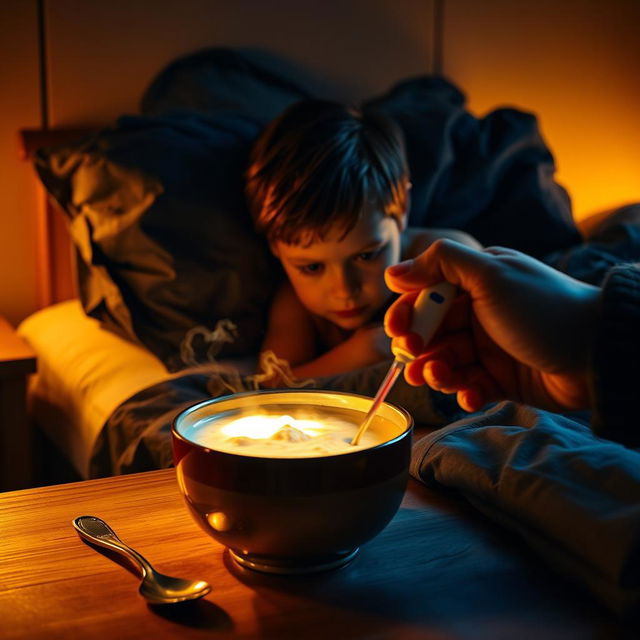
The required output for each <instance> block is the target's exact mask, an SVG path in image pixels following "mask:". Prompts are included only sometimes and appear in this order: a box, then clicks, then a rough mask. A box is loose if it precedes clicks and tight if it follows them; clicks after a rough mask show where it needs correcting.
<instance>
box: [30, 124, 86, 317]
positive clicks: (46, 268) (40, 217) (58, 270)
mask: <svg viewBox="0 0 640 640" xmlns="http://www.w3.org/2000/svg"><path fill="white" fill-rule="evenodd" d="M96 130H97V127H96V128H90V129H23V130H21V131H20V150H21V155H22V158H23V159H24V160H28V161H31V160H32V158H33V154H34V153H35V152H36V151H37V150H38V149H40V148H43V147H54V146H56V145H60V144H64V143H66V142H71V141H74V140H78V139H80V138H82V137H85V136H87V135H88V134H90V133H92V132H93V131H96ZM34 182H35V183H36V187H35V188H36V189H37V192H38V195H37V198H38V207H37V211H36V261H37V271H36V278H37V287H38V306H39V307H40V308H42V307H46V306H48V305H50V304H53V303H55V302H62V301H63V300H68V299H70V298H74V297H76V295H77V294H76V282H75V250H74V248H73V244H72V242H71V238H70V236H69V229H68V221H67V218H66V216H65V215H64V213H63V212H62V211H60V208H59V207H58V205H57V204H56V203H55V202H54V201H53V200H52V199H51V198H50V197H48V195H47V193H46V192H45V189H44V187H43V186H42V184H41V183H40V181H39V180H38V179H37V176H35V174H34Z"/></svg>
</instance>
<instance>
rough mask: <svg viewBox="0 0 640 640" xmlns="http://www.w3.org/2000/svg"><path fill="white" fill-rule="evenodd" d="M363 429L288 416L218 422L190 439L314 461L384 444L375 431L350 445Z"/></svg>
mask: <svg viewBox="0 0 640 640" xmlns="http://www.w3.org/2000/svg"><path fill="white" fill-rule="evenodd" d="M359 426H360V425H358V424H354V423H353V422H349V421H347V420H341V419H339V418H330V417H325V418H322V419H321V420H311V419H309V420H307V419H300V418H293V417H292V416H288V415H280V416H276V415H254V416H244V417H241V418H233V419H228V420H224V419H223V420H215V421H212V422H210V423H209V424H207V425H205V426H202V427H201V428H199V429H197V430H195V431H193V432H191V433H190V434H189V439H190V440H192V441H193V442H196V443H198V444H200V445H202V446H204V447H207V448H209V449H215V450H217V451H225V452H228V453H236V454H240V455H246V456H258V457H265V458H312V457H320V456H332V455H337V454H341V453H352V452H354V451H358V450H360V449H366V448H368V447H373V446H375V445H378V444H381V443H382V442H383V440H381V438H380V436H379V435H378V434H376V432H375V431H374V430H373V429H368V430H367V431H365V433H364V435H363V436H362V438H361V439H360V442H359V443H358V444H357V445H356V446H354V445H352V444H351V440H352V438H353V436H354V435H355V434H356V431H357V430H358V427H359Z"/></svg>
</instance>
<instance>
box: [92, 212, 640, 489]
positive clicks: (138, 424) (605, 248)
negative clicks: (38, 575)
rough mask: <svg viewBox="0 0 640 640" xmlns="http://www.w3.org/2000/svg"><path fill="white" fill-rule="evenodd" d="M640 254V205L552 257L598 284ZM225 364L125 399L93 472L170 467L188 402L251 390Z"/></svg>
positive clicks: (422, 397)
mask: <svg viewBox="0 0 640 640" xmlns="http://www.w3.org/2000/svg"><path fill="white" fill-rule="evenodd" d="M633 256H636V259H638V257H640V206H635V207H623V208H621V209H620V210H619V211H618V212H616V213H614V214H612V215H611V216H610V217H609V219H608V221H607V223H606V224H604V225H603V226H602V227H601V228H599V229H598V230H597V231H596V232H595V233H594V234H593V235H592V236H591V237H590V239H589V240H588V241H586V242H584V243H582V244H581V245H579V246H578V247H572V248H569V249H567V250H565V251H560V252H553V253H552V254H550V255H549V256H547V257H546V259H545V260H546V261H547V262H548V263H549V264H551V265H552V266H554V267H556V268H559V269H560V270H562V271H564V272H566V273H568V274H569V275H572V276H573V277H575V278H578V279H580V280H584V281H586V282H591V283H594V284H597V283H598V282H599V281H601V280H602V278H603V277H604V275H605V274H606V272H607V270H608V269H609V268H610V267H611V266H612V265H613V264H616V263H620V262H626V261H629V260H631V259H632V258H633ZM389 364H390V360H389V361H387V362H381V363H379V364H377V365H374V366H371V367H366V368H364V369H360V370H357V371H352V372H348V373H345V374H341V375H335V376H330V377H327V378H319V379H317V380H315V381H314V382H313V386H314V387H315V388H322V389H331V390H336V391H345V392H349V393H358V394H362V395H367V396H373V395H374V394H375V392H376V390H377V388H378V386H379V384H380V382H381V381H382V378H383V376H384V374H385V373H386V371H387V369H388V367H389ZM219 371H220V366H219V363H215V362H213V363H210V364H208V365H203V366H201V367H199V368H198V369H197V371H193V370H185V371H183V372H181V373H178V374H175V375H174V377H173V378H172V379H171V380H168V381H165V382H162V383H159V384H157V385H153V386H151V387H149V388H147V389H145V390H143V391H142V392H140V393H137V394H135V395H134V396H132V397H131V398H130V399H129V400H127V401H125V402H124V403H122V404H121V405H120V407H119V408H118V409H117V410H116V411H115V412H114V413H113V414H112V415H111V416H110V418H109V419H108V420H107V422H106V424H105V426H104V428H103V430H102V432H101V434H100V436H99V438H98V441H97V443H96V446H95V448H94V453H93V456H92V462H91V471H90V474H91V477H100V476H108V475H113V474H121V473H134V472H137V471H147V470H151V469H158V468H163V467H167V466H170V465H171V464H172V458H171V437H170V428H171V422H172V420H173V418H174V417H175V416H176V415H177V414H178V413H179V412H180V410H181V409H183V408H186V407H187V406H189V405H190V404H195V403H196V402H200V401H203V400H206V399H208V398H212V397H218V396H220V395H224V394H226V393H229V386H230V385H232V386H233V388H235V389H236V390H239V391H240V390H249V389H251V388H253V387H252V386H251V385H250V383H249V381H247V380H244V379H243V378H241V377H239V376H230V375H229V374H228V373H219ZM388 399H389V401H390V402H394V403H396V404H398V405H400V406H402V407H404V408H405V409H406V410H407V411H409V412H410V413H411V415H412V416H413V418H414V421H415V422H416V424H419V425H427V426H430V427H440V426H443V425H446V424H449V423H451V422H453V421H455V420H458V419H459V418H461V417H463V416H464V415H466V414H464V412H463V411H462V410H461V409H460V408H459V407H458V405H457V403H456V402H455V399H454V398H453V397H452V396H447V395H444V394H441V393H438V392H435V391H432V390H430V389H427V388H426V387H419V388H418V387H410V386H409V385H407V384H406V383H405V382H404V380H403V379H400V380H399V381H398V382H397V383H396V385H395V387H394V388H393V389H392V391H391V394H390V396H389V398H388Z"/></svg>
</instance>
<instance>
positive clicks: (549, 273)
mask: <svg viewBox="0 0 640 640" xmlns="http://www.w3.org/2000/svg"><path fill="white" fill-rule="evenodd" d="M385 277H386V282H387V285H388V286H389V288H390V289H392V290H393V291H396V292H398V293H404V295H402V296H401V297H400V298H399V299H398V300H396V301H395V302H394V304H393V305H392V306H391V307H390V308H389V310H388V311H387V314H386V316H385V329H386V331H387V333H388V334H389V335H390V336H391V337H392V338H394V340H403V341H404V343H405V345H406V346H407V347H408V348H409V349H410V350H411V351H412V353H414V354H419V355H418V357H417V358H416V359H415V360H414V361H413V362H411V363H409V364H408V365H407V366H406V369H405V377H406V379H407V381H408V382H409V383H410V384H414V385H418V384H424V383H425V382H426V383H427V384H428V385H429V386H430V387H432V388H434V389H436V390H439V391H442V392H444V393H456V394H457V400H458V403H459V404H460V406H461V407H462V408H463V409H465V410H467V411H476V410H478V409H480V408H481V407H482V406H484V405H485V404H486V403H487V402H491V401H495V400H502V399H509V400H515V401H518V402H524V403H527V404H531V405H535V406H538V407H540V408H546V409H550V410H554V411H557V410H563V409H578V408H586V407H588V406H589V405H590V399H589V390H588V384H587V370H588V360H589V351H590V345H591V344H592V341H593V337H594V333H595V327H596V322H597V315H598V307H599V299H600V289H598V288H597V287H594V286H591V285H588V284H585V283H583V282H579V281H578V280H575V279H573V278H570V277H569V276H567V275H565V274H562V273H560V272H558V271H556V270H555V269H552V268H551V267H548V266H547V265H544V264H543V263H541V262H539V261H537V260H535V259H534V258H531V257H529V256H526V255H524V254H522V253H520V252H518V251H514V250H512V249H506V248H501V247H490V248H487V249H484V250H482V251H478V250H475V249H473V248H471V247H467V246H464V245H461V244H459V243H457V242H454V241H451V240H439V241H437V242H435V243H434V244H433V245H432V246H431V247H429V249H427V250H426V251H425V252H424V253H422V254H421V255H420V256H418V257H417V258H416V259H415V260H410V261H407V262H403V263H400V264H398V265H394V266H392V267H389V268H388V269H387V271H386V274H385ZM442 280H447V281H449V282H451V283H452V284H454V285H456V286H457V287H458V289H459V291H460V294H461V295H459V296H458V297H457V298H456V300H455V301H454V302H453V304H452V306H451V308H450V309H449V312H448V313H447V316H446V317H445V319H444V321H443V323H442V326H441V327H440V329H439V330H438V332H437V333H436V335H435V337H434V339H433V340H432V341H431V343H430V344H429V345H426V346H424V345H420V344H419V341H417V340H415V336H411V335H410V326H411V312H412V305H413V301H414V300H415V298H416V296H417V295H418V293H419V291H420V289H422V288H424V287H427V286H430V285H433V284H436V283H438V282H441V281H442Z"/></svg>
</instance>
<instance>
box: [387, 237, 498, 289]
mask: <svg viewBox="0 0 640 640" xmlns="http://www.w3.org/2000/svg"><path fill="white" fill-rule="evenodd" d="M492 259H493V258H492V257H491V256H490V255H489V254H487V253H484V252H483V251H479V250H477V249H473V248H471V247H469V246H467V245H464V244H461V243H460V242H456V241H454V240H449V239H444V238H443V239H439V240H436V241H435V242H434V243H433V244H432V245H431V246H430V247H429V248H428V249H427V250H426V251H424V252H423V253H421V254H420V255H419V256H418V257H417V258H414V259H413V260H405V261H404V262H400V263H398V264H395V265H392V266H390V267H388V268H387V269H386V271H385V281H386V283H387V286H388V287H389V289H391V290H392V291H395V292H397V293H405V292H407V291H414V290H415V289H423V288H425V287H429V286H431V285H434V284H437V283H438V282H442V281H443V280H446V281H447V282H450V283H451V284H453V285H456V286H458V287H459V288H460V289H464V290H465V291H471V290H472V288H473V284H474V282H475V281H476V279H477V278H476V276H477V274H478V273H479V271H480V270H481V269H484V268H486V266H487V265H488V264H489V263H490V262H491V260H492Z"/></svg>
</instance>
